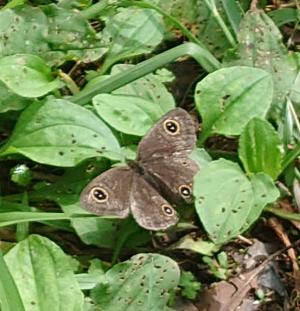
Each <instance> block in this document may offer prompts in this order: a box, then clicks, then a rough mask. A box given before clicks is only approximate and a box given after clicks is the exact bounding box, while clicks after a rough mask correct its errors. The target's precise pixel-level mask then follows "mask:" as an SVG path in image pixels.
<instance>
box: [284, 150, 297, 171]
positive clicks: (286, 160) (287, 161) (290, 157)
mask: <svg viewBox="0 0 300 311" xmlns="http://www.w3.org/2000/svg"><path fill="white" fill-rule="evenodd" d="M299 156H300V144H298V145H297V146H296V148H295V149H293V150H291V151H290V152H289V153H287V154H286V155H285V157H284V158H283V160H282V165H281V166H282V169H281V171H282V172H284V170H285V169H286V168H287V167H288V166H289V165H290V164H291V163H292V162H294V161H295V160H296V158H297V157H299Z"/></svg>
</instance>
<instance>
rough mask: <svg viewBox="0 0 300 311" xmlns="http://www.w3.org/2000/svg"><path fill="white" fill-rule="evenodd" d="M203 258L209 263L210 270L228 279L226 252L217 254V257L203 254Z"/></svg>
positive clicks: (219, 276)
mask: <svg viewBox="0 0 300 311" xmlns="http://www.w3.org/2000/svg"><path fill="white" fill-rule="evenodd" d="M202 260H203V261H204V262H205V263H206V264H207V265H208V267H209V270H210V272H211V273H212V274H213V275H214V276H215V277H216V278H218V279H221V280H226V279H227V277H228V262H227V255H226V253H225V252H221V253H219V254H218V255H217V258H216V259H214V258H210V257H207V256H203V258H202Z"/></svg>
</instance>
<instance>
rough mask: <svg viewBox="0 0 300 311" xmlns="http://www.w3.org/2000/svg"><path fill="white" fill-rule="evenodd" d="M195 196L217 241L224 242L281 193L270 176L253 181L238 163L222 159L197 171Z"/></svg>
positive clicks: (208, 228)
mask: <svg viewBox="0 0 300 311" xmlns="http://www.w3.org/2000/svg"><path fill="white" fill-rule="evenodd" d="M194 196H195V205H196V210H197V213H198V215H199V218H200V220H201V222H202V224H203V226H204V227H205V230H206V231H207V233H208V234H209V236H210V238H211V239H212V240H213V241H214V243H216V244H222V243H225V242H228V241H229V240H231V239H232V238H234V237H236V236H237V235H238V234H241V233H242V232H243V231H245V230H246V229H247V228H249V226H250V225H252V224H253V223H254V221H256V220H257V218H258V217H259V216H260V214H261V213H262V211H263V209H264V207H265V206H266V205H267V204H268V203H272V202H274V201H275V200H276V199H277V198H278V196H279V192H278V190H277V188H276V187H275V185H274V183H273V181H272V179H271V177H269V176H268V175H266V174H263V173H259V174H257V175H253V176H252V177H251V180H249V179H248V178H247V177H246V175H245V174H244V173H243V172H242V170H241V169H240V167H239V166H238V165H237V164H235V163H233V162H230V161H228V160H224V159H220V160H217V161H213V162H210V163H209V164H207V165H206V166H205V167H204V168H203V169H202V170H200V171H199V173H197V175H196V176H195V182H194Z"/></svg>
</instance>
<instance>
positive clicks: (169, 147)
mask: <svg viewBox="0 0 300 311" xmlns="http://www.w3.org/2000/svg"><path fill="white" fill-rule="evenodd" d="M195 144H196V128H195V123H194V121H193V119H192V118H191V116H190V115H189V114H188V113H187V112H186V111H185V110H183V109H181V108H176V109H173V110H171V111H170V112H168V113H167V114H166V115H164V116H163V117H162V118H161V119H160V120H159V121H158V122H157V123H156V124H155V125H154V126H153V127H152V128H151V129H150V131H149V132H148V133H147V134H146V135H145V136H144V137H143V139H142V140H141V142H140V143H139V146H138V159H137V160H138V161H140V163H145V162H147V163H149V162H151V161H157V159H162V158H165V159H168V160H170V161H171V160H172V158H171V157H172V156H180V157H186V156H187V155H189V154H190V153H191V152H192V150H193V149H194V148H195Z"/></svg>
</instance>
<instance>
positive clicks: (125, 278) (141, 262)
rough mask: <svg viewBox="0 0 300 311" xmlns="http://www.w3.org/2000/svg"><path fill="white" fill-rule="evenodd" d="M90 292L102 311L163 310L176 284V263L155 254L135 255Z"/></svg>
mask: <svg viewBox="0 0 300 311" xmlns="http://www.w3.org/2000/svg"><path fill="white" fill-rule="evenodd" d="M105 278H106V280H105V282H104V283H101V284H100V285H99V286H98V287H96V288H95V289H94V290H93V291H92V297H93V300H94V301H95V303H96V304H97V306H99V307H100V308H101V310H105V311H125V310H126V311H136V310H164V308H165V306H166V304H167V302H168V298H169V292H170V291H171V290H174V289H175V288H176V286H177V284H178V282H179V267H178V265H177V263H176V262H175V261H174V260H172V259H171V258H168V257H166V256H162V255H159V254H138V255H135V256H133V257H132V258H131V259H130V260H127V261H125V262H123V263H120V264H117V265H115V266H114V267H113V268H111V269H110V270H109V271H108V272H106V275H105Z"/></svg>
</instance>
